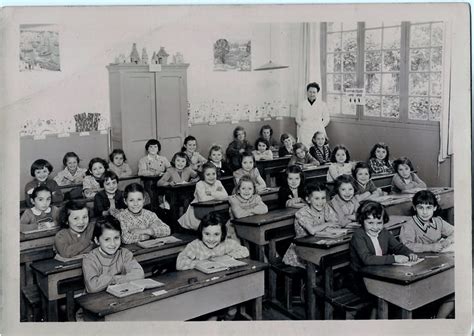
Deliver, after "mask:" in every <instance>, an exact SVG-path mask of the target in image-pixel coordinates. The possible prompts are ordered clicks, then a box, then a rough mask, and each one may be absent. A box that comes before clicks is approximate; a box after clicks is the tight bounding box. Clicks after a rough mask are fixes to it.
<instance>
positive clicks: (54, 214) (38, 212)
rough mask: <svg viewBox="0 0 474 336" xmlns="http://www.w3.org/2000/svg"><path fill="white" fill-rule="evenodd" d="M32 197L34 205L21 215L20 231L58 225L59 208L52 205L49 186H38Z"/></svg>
mask: <svg viewBox="0 0 474 336" xmlns="http://www.w3.org/2000/svg"><path fill="white" fill-rule="evenodd" d="M30 197H31V203H32V204H33V207H32V208H28V209H26V210H25V212H23V214H22V215H21V218H20V232H24V231H30V230H47V229H50V228H53V227H55V226H57V223H58V217H59V209H58V208H57V207H55V206H51V191H50V190H49V189H48V187H47V186H45V185H41V186H39V187H36V188H35V189H34V190H33V192H32V193H31V196H30Z"/></svg>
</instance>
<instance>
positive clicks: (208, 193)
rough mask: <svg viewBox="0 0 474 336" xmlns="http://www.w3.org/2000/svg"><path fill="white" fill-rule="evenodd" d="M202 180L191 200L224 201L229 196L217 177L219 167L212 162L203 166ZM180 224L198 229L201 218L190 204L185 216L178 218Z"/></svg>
mask: <svg viewBox="0 0 474 336" xmlns="http://www.w3.org/2000/svg"><path fill="white" fill-rule="evenodd" d="M202 175H203V177H202V180H201V181H199V182H198V183H196V189H195V191H194V200H193V201H192V202H191V204H192V203H196V202H205V201H212V200H217V201H224V200H227V199H228V198H229V195H228V194H227V191H226V190H225V189H224V186H223V185H222V183H221V181H219V180H218V179H217V168H216V166H214V165H213V164H212V163H210V162H207V163H205V164H204V165H203V166H202ZM178 222H179V224H180V225H181V226H182V227H183V228H185V229H190V230H197V228H198V226H199V223H200V220H199V219H197V218H196V216H195V215H194V208H193V206H192V205H190V206H189V207H188V209H187V211H186V212H185V213H184V215H183V216H181V218H180V219H179V220H178Z"/></svg>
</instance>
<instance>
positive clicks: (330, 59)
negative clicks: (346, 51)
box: [326, 54, 341, 72]
mask: <svg viewBox="0 0 474 336" xmlns="http://www.w3.org/2000/svg"><path fill="white" fill-rule="evenodd" d="M326 61H327V72H341V54H327V59H326Z"/></svg>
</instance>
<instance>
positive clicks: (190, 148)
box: [181, 135, 207, 171]
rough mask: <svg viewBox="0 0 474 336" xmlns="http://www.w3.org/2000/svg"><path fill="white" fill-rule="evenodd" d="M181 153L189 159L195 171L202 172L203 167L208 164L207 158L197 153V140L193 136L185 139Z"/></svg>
mask: <svg viewBox="0 0 474 336" xmlns="http://www.w3.org/2000/svg"><path fill="white" fill-rule="evenodd" d="M181 152H183V153H185V154H186V155H187V156H188V157H189V160H190V162H191V168H192V169H193V170H195V171H201V167H202V165H203V164H204V163H206V162H207V160H206V158H205V157H204V156H202V155H201V154H199V152H198V151H197V140H196V138H195V137H193V136H192V135H188V136H187V137H186V138H184V144H183V147H182V148H181Z"/></svg>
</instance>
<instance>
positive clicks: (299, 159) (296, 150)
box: [288, 142, 319, 168]
mask: <svg viewBox="0 0 474 336" xmlns="http://www.w3.org/2000/svg"><path fill="white" fill-rule="evenodd" d="M288 165H289V166H293V165H299V166H301V167H302V168H305V167H309V166H319V161H318V160H316V159H315V158H314V157H312V156H311V155H310V154H309V153H308V149H307V148H306V146H305V145H304V144H303V143H302V142H298V143H296V144H294V146H293V156H292V157H291V159H290V162H289V163H288Z"/></svg>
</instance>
